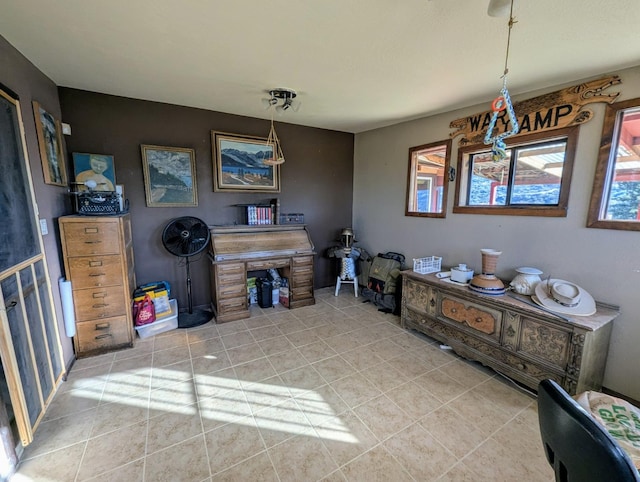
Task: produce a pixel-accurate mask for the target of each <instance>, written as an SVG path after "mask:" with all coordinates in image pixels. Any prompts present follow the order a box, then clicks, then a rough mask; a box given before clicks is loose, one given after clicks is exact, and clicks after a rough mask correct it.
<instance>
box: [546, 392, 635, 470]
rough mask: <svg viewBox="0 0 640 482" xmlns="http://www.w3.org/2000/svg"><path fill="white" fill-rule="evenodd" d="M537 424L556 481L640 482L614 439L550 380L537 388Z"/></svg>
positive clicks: (626, 456)
mask: <svg viewBox="0 0 640 482" xmlns="http://www.w3.org/2000/svg"><path fill="white" fill-rule="evenodd" d="M538 421H539V422H540V435H541V436H542V443H543V445H544V451H545V455H546V456H547V460H548V461H549V464H551V466H552V467H553V470H554V471H555V476H556V481H557V482H591V481H593V482H636V481H640V476H639V475H638V471H637V469H636V468H635V466H634V465H633V462H632V461H631V459H630V458H629V456H628V455H627V453H626V452H625V451H624V450H623V449H622V448H621V447H620V446H619V445H618V443H617V442H616V441H615V439H614V438H613V437H612V436H611V435H609V433H608V432H607V431H606V429H605V428H604V427H603V426H602V425H600V423H599V422H598V421H597V420H596V419H595V418H593V417H592V415H591V414H590V413H588V412H587V411H586V410H585V409H584V408H582V407H581V406H580V405H579V404H578V402H576V401H575V400H574V399H573V398H571V396H569V394H568V393H567V392H565V391H564V390H563V389H562V388H561V387H560V386H559V385H558V384H557V383H556V382H554V381H553V380H542V381H541V382H540V384H539V385H538Z"/></svg>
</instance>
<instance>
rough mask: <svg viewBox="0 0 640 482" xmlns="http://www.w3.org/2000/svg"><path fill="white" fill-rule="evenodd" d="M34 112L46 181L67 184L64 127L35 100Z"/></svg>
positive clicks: (56, 184)
mask: <svg viewBox="0 0 640 482" xmlns="http://www.w3.org/2000/svg"><path fill="white" fill-rule="evenodd" d="M33 114H34V117H35V120H36V132H37V135H38V146H39V148H40V159H41V160H42V172H43V174H44V182H45V183H46V184H53V185H54V186H66V185H67V167H66V165H65V161H64V150H63V148H62V128H61V125H60V121H59V120H57V119H55V118H54V117H53V116H52V115H51V114H49V113H48V112H47V111H46V110H44V109H43V108H42V106H41V105H40V104H39V103H38V102H36V101H33Z"/></svg>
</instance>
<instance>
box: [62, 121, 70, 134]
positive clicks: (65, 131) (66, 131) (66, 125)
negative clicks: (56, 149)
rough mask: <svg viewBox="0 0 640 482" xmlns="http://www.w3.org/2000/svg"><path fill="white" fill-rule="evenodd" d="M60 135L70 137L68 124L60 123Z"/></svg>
mask: <svg viewBox="0 0 640 482" xmlns="http://www.w3.org/2000/svg"><path fill="white" fill-rule="evenodd" d="M62 133H63V134H64V135H65V136H70V135H71V126H70V125H69V124H66V123H64V122H62Z"/></svg>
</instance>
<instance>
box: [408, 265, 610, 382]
mask: <svg viewBox="0 0 640 482" xmlns="http://www.w3.org/2000/svg"><path fill="white" fill-rule="evenodd" d="M402 280H403V283H402V319H401V323H402V326H403V327H406V328H412V329H415V330H418V331H420V332H422V333H425V334H426V335H429V336H431V337H433V338H435V339H436V340H438V341H440V342H442V343H445V344H447V345H449V346H451V348H452V349H453V350H455V351H456V353H458V354H459V355H461V356H464V357H465V358H468V359H472V360H477V361H479V362H481V363H483V364H484V365H487V366H489V367H491V368H493V369H495V370H496V371H498V372H500V373H504V374H505V375H507V376H509V377H511V378H513V379H514V380H517V381H519V382H521V383H523V384H524V385H526V386H528V387H530V388H532V389H534V390H537V387H538V382H539V381H540V380H542V379H545V378H551V379H552V380H555V381H556V382H558V383H559V384H560V385H561V386H562V387H563V388H564V389H565V390H566V391H567V392H569V393H570V394H572V395H573V394H576V393H580V392H583V391H585V390H600V389H601V388H602V378H603V375H604V369H605V363H606V359H607V352H608V348H609V337H610V335H611V328H612V324H613V323H612V322H613V320H614V319H615V318H616V317H617V316H618V314H619V311H618V308H617V307H615V306H610V305H605V304H603V303H598V304H597V312H596V313H595V314H594V315H591V316H573V317H570V320H571V321H566V320H562V319H560V318H558V317H556V316H554V315H553V314H551V313H548V312H545V311H543V310H541V309H537V308H536V307H534V306H530V305H528V304H526V303H523V302H521V301H518V300H516V299H514V298H511V297H509V296H507V295H502V296H489V295H482V294H478V293H475V292H473V291H471V290H469V289H468V288H467V287H466V286H459V285H454V284H453V283H451V282H448V281H446V280H440V279H438V278H436V277H435V275H433V274H427V275H423V274H419V273H416V272H414V271H403V272H402Z"/></svg>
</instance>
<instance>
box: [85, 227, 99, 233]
mask: <svg viewBox="0 0 640 482" xmlns="http://www.w3.org/2000/svg"><path fill="white" fill-rule="evenodd" d="M84 232H85V233H87V234H96V233H97V232H98V228H84Z"/></svg>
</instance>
